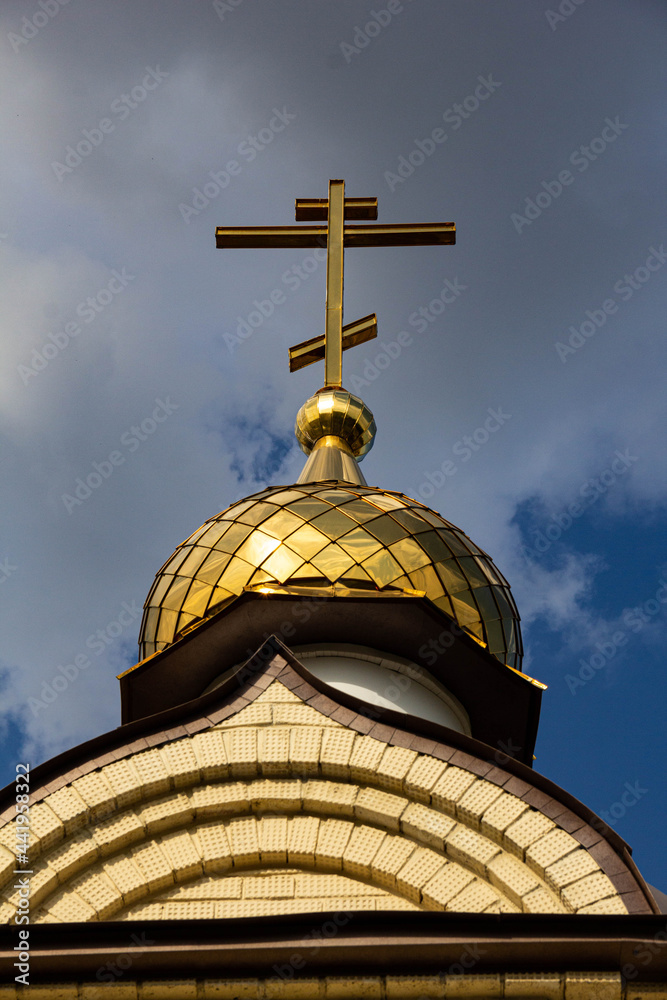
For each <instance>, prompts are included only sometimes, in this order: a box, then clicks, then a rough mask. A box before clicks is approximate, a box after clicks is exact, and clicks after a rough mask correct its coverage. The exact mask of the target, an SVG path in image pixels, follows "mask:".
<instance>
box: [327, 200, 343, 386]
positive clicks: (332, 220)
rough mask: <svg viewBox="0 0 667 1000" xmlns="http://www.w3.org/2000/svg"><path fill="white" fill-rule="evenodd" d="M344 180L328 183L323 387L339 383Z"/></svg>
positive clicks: (340, 374)
mask: <svg viewBox="0 0 667 1000" xmlns="http://www.w3.org/2000/svg"><path fill="white" fill-rule="evenodd" d="M344 235H345V181H329V218H328V232H327V304H326V321H325V344H326V353H325V358H324V384H325V386H332V385H336V386H339V385H342V381H343V240H344Z"/></svg>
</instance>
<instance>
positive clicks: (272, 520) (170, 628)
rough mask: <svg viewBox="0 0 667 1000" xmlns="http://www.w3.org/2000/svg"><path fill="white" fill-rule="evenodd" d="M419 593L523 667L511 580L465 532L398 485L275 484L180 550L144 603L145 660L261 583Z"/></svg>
mask: <svg viewBox="0 0 667 1000" xmlns="http://www.w3.org/2000/svg"><path fill="white" fill-rule="evenodd" d="M290 583H293V584H294V585H297V584H298V585H299V586H301V587H308V586H316V587H330V586H331V585H332V584H342V585H344V586H348V587H352V588H359V587H361V588H370V589H379V590H384V589H387V590H389V591H395V590H399V591H409V592H414V591H418V592H423V593H425V595H426V597H427V598H428V599H429V600H430V601H432V602H433V604H434V605H435V606H436V607H438V608H439V609H440V610H442V611H444V612H445V613H446V614H448V615H450V616H451V617H453V618H455V619H456V621H457V622H458V623H459V625H461V626H462V627H464V628H466V629H468V630H469V631H470V632H471V633H472V634H473V635H475V636H477V638H478V639H480V640H481V641H482V642H484V643H486V644H487V645H488V648H489V651H490V652H491V653H492V654H493V655H494V656H495V657H496V658H497V659H499V660H500V661H501V662H503V663H507V664H509V665H510V666H512V667H519V666H520V663H521V654H522V646H521V635H520V631H519V628H518V618H519V616H518V612H517V610H516V606H515V604H514V600H513V598H512V595H511V593H510V590H509V586H508V584H507V581H506V580H505V578H504V577H503V575H502V574H501V573H500V572H499V571H498V569H497V568H496V567H495V566H494V564H493V563H492V561H491V559H490V558H489V556H488V555H487V554H486V553H485V552H482V551H481V550H480V549H479V548H477V546H476V545H475V544H474V543H473V542H472V541H471V540H470V539H469V538H468V537H467V536H466V535H464V534H463V532H462V531H459V529H458V528H456V527H455V526H454V525H453V524H450V523H449V522H448V521H446V520H445V519H444V518H442V517H440V515H439V514H436V513H435V512H434V511H432V510H430V509H429V508H428V507H425V506H424V505H423V504H420V503H419V502H418V501H416V500H411V499H409V498H408V497H405V496H403V495H402V494H400V493H387V492H383V491H380V490H377V489H373V488H372V487H369V486H354V487H352V486H342V485H339V484H337V483H307V484H304V485H303V486H301V485H299V486H277V487H272V488H269V489H266V490H263V491H262V492H261V493H258V494H257V495H255V496H252V497H248V498H247V499H245V500H242V501H240V502H239V503H236V504H233V505H232V506H231V507H229V508H228V509H227V510H225V511H223V512H222V513H221V514H218V515H217V516H216V517H213V518H211V519H210V520H209V521H207V522H206V523H205V524H203V525H202V526H201V528H198V529H197V531H195V532H194V533H193V534H192V535H190V537H189V538H187V539H186V540H185V541H184V542H183V543H182V544H181V545H179V547H178V548H177V549H176V551H175V552H174V554H173V555H172V556H170V557H169V559H168V560H167V561H166V562H165V564H164V565H163V567H162V568H161V570H160V571H159V573H158V574H157V576H156V578H155V582H154V584H153V587H152V588H151V591H150V593H149V595H148V598H147V599H146V604H145V606H144V607H145V611H144V618H143V622H142V627H141V634H140V639H139V642H140V647H141V653H142V656H144V657H145V656H149V655H150V654H151V653H154V652H156V651H157V650H159V649H164V648H165V647H166V646H168V645H169V644H170V643H172V642H173V641H174V640H175V639H176V638H177V635H178V634H179V632H180V631H181V630H183V629H185V628H187V627H188V626H190V625H192V624H193V623H196V622H197V621H200V620H201V619H202V618H204V617H207V616H209V615H211V614H213V613H215V612H217V611H218V610H220V608H221V607H223V606H224V605H225V603H228V602H230V601H232V600H234V599H235V598H236V597H238V596H239V595H240V594H242V593H243V591H244V588H247V587H252V588H255V587H259V586H262V585H263V584H266V585H267V586H271V585H288V584H290Z"/></svg>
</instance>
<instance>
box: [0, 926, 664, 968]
mask: <svg viewBox="0 0 667 1000" xmlns="http://www.w3.org/2000/svg"><path fill="white" fill-rule="evenodd" d="M666 927H667V920H666V919H665V917H664V916H652V915H647V916H634V917H633V916H627V917H625V916H614V917H611V916H610V917H597V916H583V917H582V916H575V915H572V916H570V915H551V914H510V913H503V914H493V915H491V914H474V913H426V912H421V913H415V912H410V913H406V912H405V911H386V912H376V913H371V912H368V911H357V912H351V913H344V912H343V911H338V912H330V913H311V914H297V915H291V914H290V915H287V914H284V915H283V916H281V918H280V919H279V920H276V918H275V917H273V916H269V917H246V918H244V919H235V920H215V921H214V920H187V921H186V920H180V921H179V920H159V921H158V920H155V921H136V922H133V923H131V924H128V923H125V922H121V921H119V922H113V921H109V922H99V923H72V924H36V925H32V926H31V927H30V956H31V957H30V979H31V983H32V984H37V983H40V982H57V981H60V982H63V981H70V982H71V981H73V980H78V981H81V980H89V979H93V980H94V979H95V977H96V973H97V971H98V970H99V968H100V966H102V965H104V963H105V962H106V961H107V960H111V961H113V959H114V958H115V956H117V955H118V954H121V953H122V954H123V955H124V956H126V958H127V959H129V961H130V964H129V965H128V970H129V971H128V978H131V979H133V980H135V979H142V978H149V979H151V980H155V979H159V980H164V979H168V978H185V979H193V978H202V977H206V976H214V977H215V978H217V979H220V978H239V977H246V976H247V977H252V978H255V977H263V976H268V977H275V976H276V975H280V969H281V968H282V967H283V966H287V967H288V969H289V971H290V976H289V978H290V979H291V978H294V979H295V980H298V979H299V978H300V976H305V977H306V978H311V977H313V976H325V975H336V976H344V975H350V976H352V975H355V976H359V975H364V976H370V975H388V974H391V975H414V974H415V969H418V970H419V974H420V975H430V976H433V975H445V974H446V973H447V972H448V971H452V967H455V968H458V963H460V962H461V957H462V955H463V956H466V957H468V956H471V957H473V958H474V961H475V964H474V969H475V972H476V973H480V974H481V973H492V972H508V971H513V970H515V971H521V972H529V971H532V972H561V971H562V970H564V969H567V970H569V971H572V972H576V971H587V972H589V971H590V972H596V971H605V972H613V971H621V972H622V973H623V974H624V975H625V976H626V977H627V978H628V979H630V980H632V982H633V983H639V982H641V983H647V982H650V983H663V984H664V982H665V981H667V947H665V945H664V943H662V942H664V940H665V933H666ZM18 930H19V928H17V927H3V928H1V929H0V971H2V973H4V974H5V981H10V980H11V979H13V978H14V969H13V962H14V961H15V960H16V952H15V951H14V950H13V948H14V945H15V944H16V942H17V932H18ZM296 954H299V956H300V957H301V958H302V959H304V960H305V962H306V965H305V966H303V967H302V969H303V971H302V972H299V971H295V966H294V965H293V964H292V959H293V958H294V957H295V955H296ZM276 966H278V969H276ZM630 973H632V974H630Z"/></svg>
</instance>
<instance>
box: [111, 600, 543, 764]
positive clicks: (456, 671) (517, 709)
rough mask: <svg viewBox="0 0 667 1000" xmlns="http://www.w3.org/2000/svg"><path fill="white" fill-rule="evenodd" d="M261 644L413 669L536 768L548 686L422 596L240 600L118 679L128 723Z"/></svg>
mask: <svg viewBox="0 0 667 1000" xmlns="http://www.w3.org/2000/svg"><path fill="white" fill-rule="evenodd" d="M262 635H263V636H269V635H277V636H278V637H279V638H281V639H282V640H283V641H284V642H285V643H286V644H287V645H288V646H290V647H294V646H305V645H311V644H316V643H321V642H337V643H346V644H353V645H361V646H370V647H372V648H373V649H378V650H380V651H383V652H386V653H387V655H389V656H391V655H392V654H393V655H395V656H399V657H403V658H405V659H407V660H410V661H411V662H413V663H416V664H418V665H420V666H422V667H423V668H424V669H426V670H427V671H429V672H430V673H431V674H432V675H433V676H434V677H435V678H436V679H437V680H439V681H440V682H441V683H442V684H444V686H445V687H446V688H447V689H448V690H449V691H451V693H452V694H453V695H454V696H455V697H456V698H458V700H459V701H460V702H461V704H462V705H463V706H464V708H465V709H466V711H467V712H468V715H469V717H470V724H471V729H472V733H473V735H474V736H475V738H476V739H478V740H481V741H482V742H484V743H488V744H489V745H490V746H493V747H496V748H501V749H502V751H503V752H504V753H509V754H510V755H511V756H516V757H517V758H518V759H519V760H522V761H523V762H524V763H525V764H528V765H529V766H530V765H531V764H532V759H533V752H534V748H535V740H536V738H537V725H538V721H539V714H540V704H541V697H542V688H541V686H540V685H538V684H536V683H535V682H534V681H531V680H530V679H529V678H527V677H526V676H525V675H523V674H520V673H518V672H516V671H514V670H510V669H509V668H508V667H506V666H505V665H504V664H502V663H500V662H499V661H498V660H497V659H496V658H495V657H494V656H492V655H491V654H490V653H489V652H488V651H487V649H486V648H485V647H483V646H481V645H480V644H479V643H477V642H476V641H475V640H474V639H473V638H472V637H471V636H470V635H468V634H467V633H466V632H465V631H464V630H463V629H461V628H460V627H459V626H458V625H457V624H456V622H454V621H453V620H452V619H451V618H450V617H449V616H448V615H446V614H444V612H441V611H439V610H438V609H437V608H436V607H434V605H433V604H431V602H430V601H428V600H426V599H425V598H420V597H386V596H378V597H375V598H373V597H372V596H371V595H369V596H367V597H366V596H364V597H356V596H355V597H330V596H326V597H320V598H318V597H317V596H316V595H314V596H308V597H306V596H295V595H285V594H275V593H274V594H268V595H265V594H260V593H246V594H243V595H242V596H241V597H239V598H238V599H237V600H235V601H234V602H233V603H232V604H231V605H229V606H228V607H226V608H224V609H223V610H222V611H220V612H218V614H217V615H214V616H213V617H212V618H210V619H208V620H207V621H204V622H202V624H201V625H199V626H198V627H197V628H195V629H193V631H192V632H190V633H189V634H187V635H185V636H183V637H182V638H181V639H179V640H178V641H177V642H175V643H173V644H172V645H171V646H169V647H168V648H167V649H165V650H163V651H162V652H160V653H157V654H155V655H154V656H151V657H149V658H148V659H147V660H144V661H142V662H141V663H139V664H137V666H136V667H133V668H132V669H130V670H128V671H126V672H125V673H124V674H122V675H121V678H120V685H121V704H122V720H123V722H132V721H134V720H135V719H138V718H141V717H142V716H147V715H153V714H155V713H156V712H160V711H163V710H165V709H167V708H170V707H172V706H173V705H176V704H180V703H183V702H187V701H189V700H190V699H192V698H195V697H197V696H198V695H199V694H200V693H201V692H202V691H204V690H205V688H206V687H207V686H208V684H210V683H211V681H212V680H214V679H215V678H216V677H218V676H219V675H220V674H221V673H223V672H224V671H225V670H228V669H230V668H232V667H233V666H234V665H236V664H239V663H243V662H245V661H246V660H247V659H248V657H249V656H250V655H252V652H253V650H254V649H255V648H256V644H257V638H258V636H262ZM437 650H441V652H438V651H437ZM313 683H314V682H313ZM510 747H511V749H510Z"/></svg>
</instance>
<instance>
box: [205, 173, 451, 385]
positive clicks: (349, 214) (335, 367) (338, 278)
mask: <svg viewBox="0 0 667 1000" xmlns="http://www.w3.org/2000/svg"><path fill="white" fill-rule="evenodd" d="M359 219H364V220H369V221H373V220H375V219H377V198H346V197H345V181H339V180H333V181H329V197H328V198H297V199H296V221H297V222H324V223H325V225H323V226H251V227H235V228H230V227H229V226H218V227H217V229H216V231H215V245H216V247H217V248H218V249H219V250H221V249H225V248H227V247H233V248H243V247H320V246H325V245H326V248H327V300H326V321H325V326H324V336H320V337H313V338H312V339H311V340H306V341H304V342H303V343H302V344H298V345H297V346H296V347H292V348H290V371H296V370H297V369H299V368H304V367H305V366H306V365H310V364H312V363H313V362H314V361H319V360H320V359H321V358H324V384H325V386H337V387H340V386H341V384H342V369H343V357H342V354H343V351H346V350H347V349H348V348H350V347H354V346H355V345H356V344H362V343H364V341H366V340H372V339H373V337H376V336H377V320H376V316H375V313H371V315H370V316H365V317H364V318H363V319H360V320H357V321H356V322H355V323H349V324H348V325H347V326H343V254H344V250H345V247H400V246H433V245H434V244H452V243H455V242H456V226H455V225H454V223H453V222H441V223H439V222H433V223H431V222H428V223H415V224H413V225H399V226H395V225H389V226H385V225H383V226H367V225H352V226H348V225H346V222H347V221H348V220H359Z"/></svg>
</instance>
